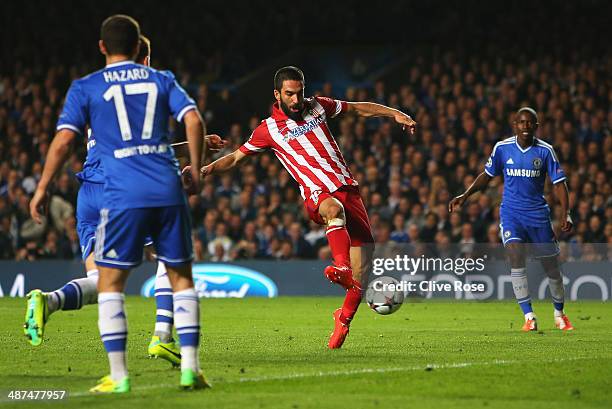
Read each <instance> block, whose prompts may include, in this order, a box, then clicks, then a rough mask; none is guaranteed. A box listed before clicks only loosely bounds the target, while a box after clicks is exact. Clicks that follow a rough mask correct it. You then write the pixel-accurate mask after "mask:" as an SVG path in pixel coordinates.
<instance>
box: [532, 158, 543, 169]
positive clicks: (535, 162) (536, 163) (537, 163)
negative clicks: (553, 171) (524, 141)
mask: <svg viewBox="0 0 612 409" xmlns="http://www.w3.org/2000/svg"><path fill="white" fill-rule="evenodd" d="M533 167H534V168H535V169H540V168H541V167H542V159H540V158H535V159H534V160H533Z"/></svg>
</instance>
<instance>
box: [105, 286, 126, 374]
mask: <svg viewBox="0 0 612 409" xmlns="http://www.w3.org/2000/svg"><path fill="white" fill-rule="evenodd" d="M124 299H125V297H124V295H123V294H122V293H100V294H98V327H99V328H100V336H101V337H102V342H103V343H104V348H105V349H106V352H107V353H108V360H109V363H110V370H111V378H113V380H114V381H120V380H121V379H123V378H124V377H126V376H127V374H128V372H127V362H126V355H125V349H126V341H127V319H126V316H125V308H124Z"/></svg>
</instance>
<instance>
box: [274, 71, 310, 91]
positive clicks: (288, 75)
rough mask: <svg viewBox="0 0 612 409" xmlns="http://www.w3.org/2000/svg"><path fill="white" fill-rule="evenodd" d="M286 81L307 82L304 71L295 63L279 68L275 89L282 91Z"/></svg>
mask: <svg viewBox="0 0 612 409" xmlns="http://www.w3.org/2000/svg"><path fill="white" fill-rule="evenodd" d="M284 81H302V83H305V81H304V73H303V72H302V70H300V69H299V68H298V67H294V66H293V65H289V66H287V67H283V68H279V69H278V71H276V73H275V74H274V89H275V90H277V91H280V90H281V88H283V82H284Z"/></svg>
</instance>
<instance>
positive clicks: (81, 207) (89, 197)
mask: <svg viewBox="0 0 612 409" xmlns="http://www.w3.org/2000/svg"><path fill="white" fill-rule="evenodd" d="M103 191H104V185H102V184H100V183H91V182H85V181H83V183H82V184H81V188H80V189H79V194H78V196H77V206H76V222H77V233H78V235H79V242H80V244H81V256H82V257H83V260H85V259H86V258H87V256H89V253H91V252H92V251H93V246H94V242H95V238H96V228H97V227H98V220H99V219H100V209H102V192H103Z"/></svg>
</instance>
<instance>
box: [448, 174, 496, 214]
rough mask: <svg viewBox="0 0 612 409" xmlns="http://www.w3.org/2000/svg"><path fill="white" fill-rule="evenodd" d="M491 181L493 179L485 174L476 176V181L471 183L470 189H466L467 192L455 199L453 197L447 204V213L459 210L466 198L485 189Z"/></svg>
mask: <svg viewBox="0 0 612 409" xmlns="http://www.w3.org/2000/svg"><path fill="white" fill-rule="evenodd" d="M491 179H493V178H492V177H491V176H489V175H488V174H487V173H486V172H482V173H481V174H480V175H478V177H477V178H476V180H474V182H472V184H471V185H470V187H468V188H467V190H466V191H465V192H463V194H461V195H459V196H457V197H454V198H453V199H452V200H451V201H450V202H449V203H448V211H449V212H453V211H455V210H457V209H461V206H463V204H464V203H465V201H466V200H467V198H468V197H470V196H472V195H473V194H474V193H476V192H479V191H481V190H483V189H484V188H486V187H487V185H488V184H489V181H490V180H491Z"/></svg>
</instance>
